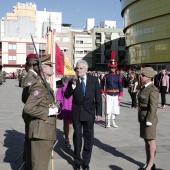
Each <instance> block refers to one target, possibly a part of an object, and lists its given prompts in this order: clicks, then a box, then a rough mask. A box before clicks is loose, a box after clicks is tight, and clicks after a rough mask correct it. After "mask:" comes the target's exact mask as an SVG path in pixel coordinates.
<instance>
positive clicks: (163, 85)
mask: <svg viewBox="0 0 170 170" xmlns="http://www.w3.org/2000/svg"><path fill="white" fill-rule="evenodd" d="M159 87H160V93H161V107H160V108H161V109H165V108H166V93H168V92H169V76H168V75H167V70H166V69H163V70H162V75H161V79H160V86H159Z"/></svg>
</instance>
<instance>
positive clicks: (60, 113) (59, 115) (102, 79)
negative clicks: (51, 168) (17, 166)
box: [21, 51, 169, 170]
mask: <svg viewBox="0 0 170 170" xmlns="http://www.w3.org/2000/svg"><path fill="white" fill-rule="evenodd" d="M40 61H41V65H40V64H39V60H37V56H36V55H35V54H30V55H28V56H27V58H26V65H27V70H26V71H27V74H25V75H24V77H23V80H22V85H21V86H22V87H23V92H22V102H23V103H24V104H25V105H24V108H23V113H22V116H23V119H24V122H25V145H24V163H25V169H26V170H27V169H28V170H39V169H41V170H47V169H48V164H49V161H50V156H51V153H52V149H53V146H54V144H55V141H56V139H57V136H56V119H60V120H63V132H64V137H65V147H66V148H67V149H71V138H70V136H71V132H72V130H73V150H74V154H73V159H74V165H73V169H74V170H80V169H81V167H82V169H83V170H89V169H90V166H89V164H90V160H91V155H92V148H93V140H94V122H95V121H98V120H100V118H101V116H102V114H103V112H104V114H105V127H106V128H111V127H113V128H118V125H117V124H116V116H117V115H119V114H120V102H121V98H122V96H123V87H126V88H128V92H129V96H130V98H131V100H132V102H131V108H138V110H137V112H138V121H139V126H140V132H139V134H140V137H141V138H143V139H144V142H145V151H146V162H145V164H144V166H143V167H141V168H139V170H144V169H145V170H154V169H155V164H154V159H155V154H156V143H155V139H156V126H157V123H158V117H157V114H156V112H157V107H158V99H159V93H161V106H160V109H165V108H166V93H167V92H169V76H168V73H167V71H166V70H165V69H163V70H161V72H159V73H156V72H155V71H154V70H153V69H152V68H151V67H145V68H142V69H141V70H128V71H119V70H118V64H117V62H116V60H115V52H114V51H112V52H111V59H110V61H109V62H108V69H109V71H108V72H88V63H87V62H86V61H84V60H79V61H78V62H77V63H76V69H75V76H72V77H71V78H70V79H68V81H67V82H64V83H63V85H62V86H60V87H59V88H58V90H57V92H56V94H54V91H53V89H52V87H51V82H50V77H51V76H52V75H53V74H54V73H53V64H54V63H52V62H51V61H50V55H48V56H45V57H42V58H40ZM40 66H41V67H40ZM103 101H105V107H104V108H103V109H102V107H103ZM81 148H82V150H81Z"/></svg>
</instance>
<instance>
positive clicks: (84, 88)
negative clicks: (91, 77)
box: [81, 77, 86, 96]
mask: <svg viewBox="0 0 170 170" xmlns="http://www.w3.org/2000/svg"><path fill="white" fill-rule="evenodd" d="M81 88H82V91H83V94H84V96H85V93H86V85H85V82H84V78H83V77H82V78H81Z"/></svg>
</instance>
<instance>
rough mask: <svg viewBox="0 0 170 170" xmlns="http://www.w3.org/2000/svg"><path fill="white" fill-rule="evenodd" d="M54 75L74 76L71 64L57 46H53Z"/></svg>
mask: <svg viewBox="0 0 170 170" xmlns="http://www.w3.org/2000/svg"><path fill="white" fill-rule="evenodd" d="M55 74H56V75H70V76H71V75H75V71H74V69H73V67H72V66H71V63H70V62H69V61H68V59H67V58H66V57H65V56H64V54H63V52H62V51H61V50H60V48H59V46H58V45H57V44H55Z"/></svg>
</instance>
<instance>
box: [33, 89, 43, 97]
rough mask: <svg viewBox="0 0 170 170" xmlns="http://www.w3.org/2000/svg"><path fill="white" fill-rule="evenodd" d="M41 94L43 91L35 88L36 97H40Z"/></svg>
mask: <svg viewBox="0 0 170 170" xmlns="http://www.w3.org/2000/svg"><path fill="white" fill-rule="evenodd" d="M40 94H41V93H40V91H39V90H35V91H34V97H35V98H39V97H40Z"/></svg>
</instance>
